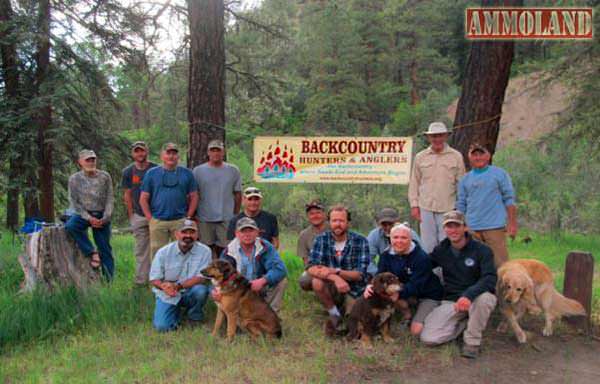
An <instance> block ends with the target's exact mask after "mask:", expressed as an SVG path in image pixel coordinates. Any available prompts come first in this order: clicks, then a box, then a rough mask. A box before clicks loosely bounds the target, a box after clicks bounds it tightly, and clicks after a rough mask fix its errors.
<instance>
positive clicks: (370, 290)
mask: <svg viewBox="0 0 600 384" xmlns="http://www.w3.org/2000/svg"><path fill="white" fill-rule="evenodd" d="M371 296H373V284H367V287H366V288H365V291H364V292H363V297H364V298H365V299H368V298H369V297H371Z"/></svg>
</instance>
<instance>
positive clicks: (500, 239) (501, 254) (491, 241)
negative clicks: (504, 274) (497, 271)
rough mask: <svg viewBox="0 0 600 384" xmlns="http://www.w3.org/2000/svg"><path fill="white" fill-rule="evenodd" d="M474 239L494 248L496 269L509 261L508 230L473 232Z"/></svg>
mask: <svg viewBox="0 0 600 384" xmlns="http://www.w3.org/2000/svg"><path fill="white" fill-rule="evenodd" d="M473 237H475V238H476V239H477V240H479V241H481V242H483V243H485V244H486V245H487V246H488V247H490V248H492V252H493V253H494V264H495V265H496V268H500V266H501V265H502V264H504V263H506V262H507V261H508V248H507V247H506V229H504V228H501V229H488V230H485V231H473Z"/></svg>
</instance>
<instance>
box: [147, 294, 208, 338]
mask: <svg viewBox="0 0 600 384" xmlns="http://www.w3.org/2000/svg"><path fill="white" fill-rule="evenodd" d="M209 290H210V288H209V287H208V286H206V285H203V284H198V285H194V286H193V287H191V288H188V289H186V290H185V292H183V294H182V295H181V300H179V303H177V305H173V304H169V303H165V302H164V301H162V300H161V299H159V298H158V297H157V298H156V307H155V309H154V319H153V321H152V322H153V324H154V328H156V329H157V330H158V331H159V332H168V331H173V330H175V329H176V328H177V327H178V326H179V321H180V310H181V308H182V307H185V308H186V313H187V317H188V319H190V320H192V321H201V320H202V318H203V317H204V313H203V312H202V310H203V308H204V304H206V300H207V298H208V292H209Z"/></svg>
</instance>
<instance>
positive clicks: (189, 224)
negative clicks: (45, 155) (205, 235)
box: [178, 219, 198, 232]
mask: <svg viewBox="0 0 600 384" xmlns="http://www.w3.org/2000/svg"><path fill="white" fill-rule="evenodd" d="M186 229H193V230H194V231H196V232H198V226H197V225H196V222H195V221H194V220H189V219H185V220H183V223H181V225H180V226H179V228H178V230H179V231H185V230H186Z"/></svg>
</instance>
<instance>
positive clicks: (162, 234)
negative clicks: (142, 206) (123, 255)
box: [149, 218, 185, 259]
mask: <svg viewBox="0 0 600 384" xmlns="http://www.w3.org/2000/svg"><path fill="white" fill-rule="evenodd" d="M184 220H185V218H181V219H177V220H158V219H155V218H152V220H150V223H149V226H150V254H151V255H152V259H154V255H156V252H157V251H158V250H159V249H161V248H162V247H164V246H165V245H167V244H169V242H170V241H173V240H175V231H177V229H178V228H179V226H180V225H181V224H182V223H183V221H184Z"/></svg>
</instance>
